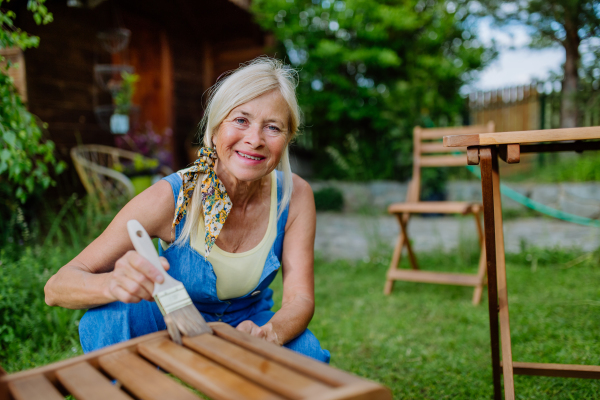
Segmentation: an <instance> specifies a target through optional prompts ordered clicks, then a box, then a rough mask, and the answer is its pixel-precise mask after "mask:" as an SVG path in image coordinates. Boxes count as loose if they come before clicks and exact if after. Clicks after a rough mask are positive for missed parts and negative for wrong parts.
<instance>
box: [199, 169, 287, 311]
mask: <svg viewBox="0 0 600 400" xmlns="http://www.w3.org/2000/svg"><path fill="white" fill-rule="evenodd" d="M276 237H277V175H276V174H275V171H273V172H272V173H271V206H270V209H269V224H268V226H267V232H266V233H265V236H264V237H263V238H262V240H261V241H260V243H259V244H258V245H257V246H256V247H255V248H253V249H251V250H248V251H245V252H243V253H228V252H226V251H224V250H222V249H220V248H219V246H217V245H216V243H215V245H214V246H213V248H212V250H211V252H210V254H209V255H208V261H210V263H211V264H212V266H213V270H214V271H215V275H216V276H217V296H218V297H219V299H220V300H227V299H234V298H236V297H241V296H244V295H246V294H247V293H248V292H250V291H251V290H252V289H254V288H255V287H256V285H258V282H259V280H260V276H261V274H262V271H263V268H264V266H265V262H266V261H267V257H268V255H269V252H270V251H271V247H273V243H274V242H275V238H276ZM190 245H191V246H192V248H193V249H194V250H196V251H197V252H198V253H200V254H202V255H203V256H204V224H198V232H197V234H196V237H195V238H192V239H190Z"/></svg>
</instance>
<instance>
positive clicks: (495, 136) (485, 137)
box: [444, 126, 600, 147]
mask: <svg viewBox="0 0 600 400" xmlns="http://www.w3.org/2000/svg"><path fill="white" fill-rule="evenodd" d="M587 139H600V126H591V127H584V128H567V129H544V130H536V131H516V132H495V133H480V134H478V135H449V136H445V137H444V146H447V147H461V146H488V145H496V144H513V143H515V144H516V143H518V144H523V143H540V142H557V141H566V140H587Z"/></svg>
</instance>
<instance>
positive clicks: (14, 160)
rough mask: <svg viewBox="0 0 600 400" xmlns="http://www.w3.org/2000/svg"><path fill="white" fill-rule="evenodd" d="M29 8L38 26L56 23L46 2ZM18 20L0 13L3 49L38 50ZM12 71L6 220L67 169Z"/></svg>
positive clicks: (7, 97)
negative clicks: (27, 104) (26, 102)
mask: <svg viewBox="0 0 600 400" xmlns="http://www.w3.org/2000/svg"><path fill="white" fill-rule="evenodd" d="M1 4H2V1H1V0H0V5H1ZM27 8H28V9H29V10H30V11H31V12H32V13H33V16H34V19H35V21H36V23H38V24H47V23H49V22H51V21H52V14H50V13H49V12H48V10H47V8H46V6H44V0H30V1H29V2H28V5H27ZM14 18H15V13H14V12H12V11H6V12H4V11H0V47H1V48H8V47H17V48H20V49H23V50H24V49H27V48H31V47H37V45H38V44H39V38H38V37H36V36H29V35H28V34H27V33H25V32H23V31H21V30H20V29H18V28H16V27H15V26H14V24H13V21H14ZM8 68H10V63H8V65H7V67H6V69H5V70H2V71H0V195H1V196H2V197H3V198H4V199H5V203H4V207H3V208H2V209H1V210H0V212H1V214H2V215H1V216H2V218H3V219H6V220H8V219H10V218H12V215H14V214H15V212H16V209H17V207H18V206H19V204H23V203H25V202H26V201H27V199H29V198H30V197H32V196H34V195H36V194H40V193H41V192H42V191H44V190H45V189H47V188H48V187H49V186H51V185H53V184H54V180H53V179H52V175H53V174H60V173H61V172H62V171H63V170H64V168H65V166H66V164H65V163H64V162H58V161H57V160H56V158H55V157H54V143H53V142H51V141H44V139H43V134H42V128H44V129H45V128H46V125H45V124H42V123H40V122H39V121H38V120H37V119H36V117H35V116H34V115H32V114H31V113H30V112H28V111H27V109H26V107H25V105H24V104H23V102H22V101H21V98H20V97H19V95H18V93H17V90H16V89H15V86H14V84H13V81H12V79H11V78H10V77H9V76H8V74H7V70H8Z"/></svg>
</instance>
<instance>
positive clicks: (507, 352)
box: [492, 149, 515, 400]
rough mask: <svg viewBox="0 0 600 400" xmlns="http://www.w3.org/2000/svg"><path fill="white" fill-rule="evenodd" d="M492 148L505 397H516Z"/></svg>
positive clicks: (497, 177) (497, 180)
mask: <svg viewBox="0 0 600 400" xmlns="http://www.w3.org/2000/svg"><path fill="white" fill-rule="evenodd" d="M494 150H495V149H492V183H493V188H494V219H495V230H496V274H497V275H496V279H497V281H498V303H499V309H498V312H499V313H500V341H501V344H502V373H503V375H504V398H505V399H510V400H513V399H514V398H515V382H514V376H513V362H512V347H511V341H510V323H509V317H508V290H507V286H506V261H505V257H504V229H503V224H502V199H501V195H500V173H499V168H498V156H497V155H496V154H494V153H495V151H494Z"/></svg>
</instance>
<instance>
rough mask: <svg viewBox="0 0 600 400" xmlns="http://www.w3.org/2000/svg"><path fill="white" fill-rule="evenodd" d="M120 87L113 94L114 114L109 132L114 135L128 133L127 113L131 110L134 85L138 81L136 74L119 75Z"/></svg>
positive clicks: (125, 72) (124, 73)
mask: <svg viewBox="0 0 600 400" xmlns="http://www.w3.org/2000/svg"><path fill="white" fill-rule="evenodd" d="M121 78H122V80H121V84H120V87H119V88H118V89H117V90H115V91H114V92H113V103H114V106H115V112H114V114H113V115H112V116H111V117H110V131H111V132H112V133H115V134H125V133H127V132H129V111H130V110H131V106H132V100H133V94H134V93H135V84H136V83H137V81H138V80H139V79H140V77H139V75H137V74H130V73H129V72H127V71H123V72H122V73H121Z"/></svg>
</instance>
